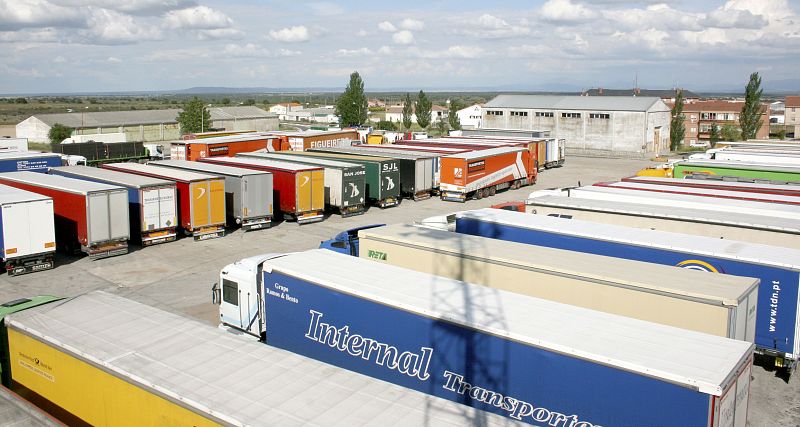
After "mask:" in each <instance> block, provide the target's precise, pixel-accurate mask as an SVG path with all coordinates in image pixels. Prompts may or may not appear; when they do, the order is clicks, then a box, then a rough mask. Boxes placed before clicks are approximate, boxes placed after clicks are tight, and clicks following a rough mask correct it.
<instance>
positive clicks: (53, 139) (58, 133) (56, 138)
mask: <svg viewBox="0 0 800 427" xmlns="http://www.w3.org/2000/svg"><path fill="white" fill-rule="evenodd" d="M71 136H72V128H71V127H68V126H64V125H62V124H61V123H55V124H53V126H52V127H51V128H50V130H49V131H48V132H47V138H48V139H50V149H51V150H53V152H54V153H58V152H60V151H61V150H59V149H58V147H59V146H60V145H61V141H63V140H65V139H67V138H69V137H71Z"/></svg>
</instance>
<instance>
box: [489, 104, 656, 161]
mask: <svg viewBox="0 0 800 427" xmlns="http://www.w3.org/2000/svg"><path fill="white" fill-rule="evenodd" d="M482 115H483V119H482V123H481V126H482V127H484V128H499V129H522V130H549V131H550V133H551V135H552V137H554V138H559V139H564V140H565V141H566V146H567V153H568V154H585V155H598V156H612V157H631V158H648V157H651V156H655V155H659V154H661V153H664V152H667V151H669V123H670V115H671V113H670V108H669V106H667V104H665V103H664V101H662V100H661V99H660V98H656V97H639V96H556V95H510V94H509V95H498V96H497V97H495V98H494V99H492V100H491V101H489V102H488V103H487V104H486V105H484V107H483V112H482Z"/></svg>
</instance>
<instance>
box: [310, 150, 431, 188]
mask: <svg viewBox="0 0 800 427" xmlns="http://www.w3.org/2000/svg"><path fill="white" fill-rule="evenodd" d="M309 151H312V152H323V153H341V154H354V155H367V156H372V157H381V158H386V159H390V160H394V161H395V162H396V163H397V168H398V170H399V171H400V191H401V192H402V193H403V195H404V196H406V197H408V198H412V199H414V200H422V199H427V198H430V197H431V191H433V184H434V181H435V180H434V169H435V166H434V163H435V158H436V156H434V155H430V154H423V153H399V152H397V150H390V149H384V148H383V146H382V145H355V146H352V147H338V148H314V149H311V150H309Z"/></svg>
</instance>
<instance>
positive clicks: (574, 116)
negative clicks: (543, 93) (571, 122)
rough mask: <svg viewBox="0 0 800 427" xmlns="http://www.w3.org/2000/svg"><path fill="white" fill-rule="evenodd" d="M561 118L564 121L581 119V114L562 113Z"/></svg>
mask: <svg viewBox="0 0 800 427" xmlns="http://www.w3.org/2000/svg"><path fill="white" fill-rule="evenodd" d="M561 118H564V119H580V118H581V113H561Z"/></svg>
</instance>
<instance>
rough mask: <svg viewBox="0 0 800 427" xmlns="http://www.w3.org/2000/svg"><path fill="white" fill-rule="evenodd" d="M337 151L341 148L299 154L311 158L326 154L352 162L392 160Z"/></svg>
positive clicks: (311, 150)
mask: <svg viewBox="0 0 800 427" xmlns="http://www.w3.org/2000/svg"><path fill="white" fill-rule="evenodd" d="M342 148H346V147H342ZM338 150H341V148H312V149H310V150H306V151H303V152H304V153H308V154H301V155H308V156H313V155H315V154H326V155H327V154H332V155H334V156H336V157H339V158H341V159H350V160H353V161H361V162H385V161H388V160H392V159H390V158H388V157H377V156H369V155H367V154H364V153H361V152H353V151H338Z"/></svg>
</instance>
